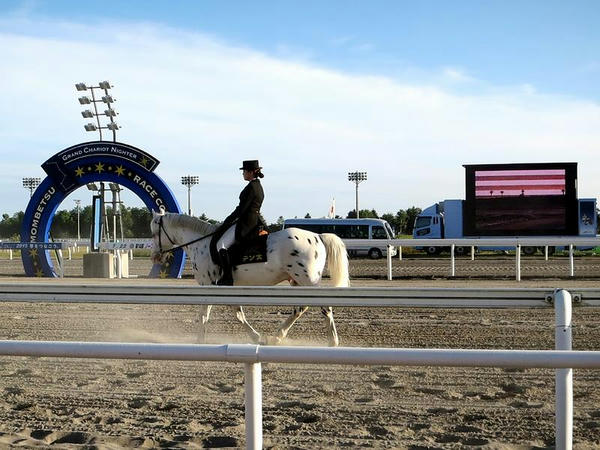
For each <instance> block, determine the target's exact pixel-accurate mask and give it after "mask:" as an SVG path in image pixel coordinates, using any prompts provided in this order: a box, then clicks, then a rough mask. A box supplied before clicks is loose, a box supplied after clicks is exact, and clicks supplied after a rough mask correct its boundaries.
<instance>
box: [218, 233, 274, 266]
mask: <svg viewBox="0 0 600 450" xmlns="http://www.w3.org/2000/svg"><path fill="white" fill-rule="evenodd" d="M268 236H269V235H268V234H267V233H265V234H260V235H257V236H256V237H255V238H254V239H251V240H248V241H245V242H242V243H235V244H233V245H232V246H231V247H229V248H228V249H227V251H228V252H229V260H230V262H231V265H232V266H241V265H242V264H252V263H260V262H267V237H268ZM220 237H221V236H219V235H215V236H213V237H212V239H211V241H210V256H211V258H212V260H213V262H214V263H215V264H216V265H220V260H219V252H218V251H217V241H218V240H219V239H220Z"/></svg>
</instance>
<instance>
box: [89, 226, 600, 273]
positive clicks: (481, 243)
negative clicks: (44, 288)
mask: <svg viewBox="0 0 600 450" xmlns="http://www.w3.org/2000/svg"><path fill="white" fill-rule="evenodd" d="M343 241H344V243H345V244H346V245H347V246H351V247H353V248H364V249H368V248H371V247H373V246H381V245H387V246H388V247H397V248H398V258H399V259H402V247H429V246H433V247H446V248H450V276H451V277H455V276H456V256H455V253H456V248H457V247H470V248H471V259H472V260H474V259H475V247H513V248H514V249H515V279H516V280H517V281H521V249H522V247H544V248H545V249H546V251H545V258H546V260H548V247H554V246H558V247H565V248H568V249H569V276H571V277H574V276H575V260H574V249H575V247H577V246H579V247H596V246H600V237H589V238H587V237H586V238H583V237H577V236H571V237H545V238H535V237H526V238H523V237H514V238H501V239H498V238H495V239H490V238H477V239H343ZM142 245H143V247H141V246H142ZM100 248H103V249H108V250H114V249H121V250H130V249H137V248H152V241H141V240H135V241H131V242H130V241H123V242H102V243H101V244H100ZM387 279H388V280H392V255H391V253H390V252H389V251H388V252H387Z"/></svg>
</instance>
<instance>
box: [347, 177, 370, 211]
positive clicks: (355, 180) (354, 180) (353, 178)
mask: <svg viewBox="0 0 600 450" xmlns="http://www.w3.org/2000/svg"><path fill="white" fill-rule="evenodd" d="M366 179H367V172H348V181H352V182H353V183H355V184H356V210H355V211H356V218H357V219H359V218H360V217H359V213H358V185H359V184H360V182H361V181H366Z"/></svg>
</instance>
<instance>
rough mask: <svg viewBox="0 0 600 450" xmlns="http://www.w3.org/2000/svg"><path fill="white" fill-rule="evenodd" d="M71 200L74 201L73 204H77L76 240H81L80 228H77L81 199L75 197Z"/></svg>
mask: <svg viewBox="0 0 600 450" xmlns="http://www.w3.org/2000/svg"><path fill="white" fill-rule="evenodd" d="M73 201H74V202H75V205H77V240H78V241H80V240H81V229H80V228H79V209H80V205H81V200H79V199H75V200H73ZM78 245H79V244H78Z"/></svg>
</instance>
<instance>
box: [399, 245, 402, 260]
mask: <svg viewBox="0 0 600 450" xmlns="http://www.w3.org/2000/svg"><path fill="white" fill-rule="evenodd" d="M398 259H399V260H400V261H402V246H401V245H400V246H399V247H398Z"/></svg>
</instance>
